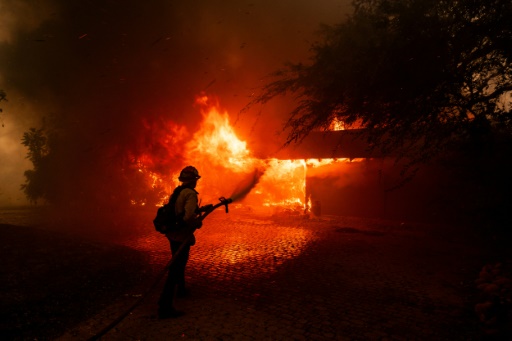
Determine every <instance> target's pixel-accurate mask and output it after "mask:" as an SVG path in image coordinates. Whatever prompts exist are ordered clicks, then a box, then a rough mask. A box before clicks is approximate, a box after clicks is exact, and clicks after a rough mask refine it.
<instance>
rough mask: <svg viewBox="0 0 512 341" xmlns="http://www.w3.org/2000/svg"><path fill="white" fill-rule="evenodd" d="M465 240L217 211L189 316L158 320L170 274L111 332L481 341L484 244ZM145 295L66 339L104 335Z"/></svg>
mask: <svg viewBox="0 0 512 341" xmlns="http://www.w3.org/2000/svg"><path fill="white" fill-rule="evenodd" d="M217 213H218V214H217ZM144 231H145V232H140V233H139V235H138V236H136V237H134V236H130V237H129V238H127V239H126V240H123V241H121V242H122V243H124V244H125V245H129V246H131V247H134V248H136V249H139V250H141V251H143V252H148V253H150V254H151V259H152V261H153V262H154V265H155V267H159V268H162V266H163V265H164V264H165V263H166V262H167V261H168V257H169V251H168V246H167V241H166V239H165V238H162V237H161V236H159V235H155V232H154V231H153V230H152V228H151V226H147V227H146V228H145V230H144ZM460 236H461V234H457V233H456V232H454V231H451V232H449V231H447V230H444V229H442V228H441V227H439V226H437V227H433V226H419V225H413V224H403V223H396V222H395V223H392V222H382V221H372V220H363V219H357V218H342V217H337V218H336V217H322V218H317V219H315V218H312V219H304V218H301V217H292V216H289V217H285V216H281V217H269V216H256V215H249V214H237V213H236V212H235V213H230V214H227V215H226V214H224V213H223V212H221V211H220V212H214V213H213V214H211V215H210V217H208V219H207V221H205V224H204V226H203V228H202V229H201V230H199V231H197V232H196V237H197V240H198V242H197V244H196V245H195V246H194V247H193V248H192V251H191V259H190V262H189V268H188V272H187V281H188V286H189V288H190V290H191V296H190V297H188V298H182V299H178V300H177V302H176V305H177V308H178V309H179V310H183V311H185V313H186V314H185V315H184V316H182V317H180V318H177V319H167V320H159V319H157V318H156V308H157V305H156V302H157V299H158V295H159V293H160V290H161V287H162V285H163V281H160V282H159V283H158V285H157V287H156V288H155V290H153V291H151V292H150V293H149V295H148V296H146V297H145V298H144V300H142V301H141V302H140V304H139V305H138V306H137V307H136V308H135V309H134V310H133V311H132V312H131V313H130V314H129V315H128V316H127V317H126V318H125V319H123V320H122V321H121V322H120V323H119V324H117V325H116V326H115V327H114V328H113V329H112V330H110V331H109V332H108V333H107V334H105V335H104V336H103V337H102V339H103V340H178V339H179V340H181V339H190V340H327V339H335V340H472V339H477V338H478V335H479V330H478V321H477V319H476V316H475V314H474V312H473V306H472V302H471V294H472V282H473V280H474V279H475V276H476V275H477V274H478V270H479V267H481V265H482V260H481V250H479V249H478V248H477V247H476V246H472V245H474V244H471V243H470V242H469V241H467V240H462V238H459V237H460ZM148 282H150V281H149V280H148ZM149 284H150V283H148V285H149ZM142 291H143V289H142V288H141V292H136V293H133V295H127V296H125V298H124V301H119V302H116V303H115V304H114V303H113V304H112V306H111V307H109V308H108V309H106V310H105V311H102V312H100V313H99V314H98V315H97V316H96V317H94V318H93V319H91V320H89V321H85V322H84V323H82V324H81V325H80V326H77V327H76V328H75V329H73V330H70V331H68V332H67V333H66V334H65V335H63V336H62V337H61V339H62V340H76V339H87V338H89V337H91V336H93V335H94V334H95V333H97V332H98V331H99V330H101V329H102V328H104V327H105V326H106V325H107V324H108V323H110V322H111V321H112V320H114V319H115V318H116V317H117V316H118V315H119V314H120V313H122V312H123V311H126V308H127V307H128V306H130V305H131V304H132V303H133V302H134V301H135V300H137V298H138V297H140V295H141V294H142Z"/></svg>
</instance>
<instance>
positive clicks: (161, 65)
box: [0, 0, 349, 205]
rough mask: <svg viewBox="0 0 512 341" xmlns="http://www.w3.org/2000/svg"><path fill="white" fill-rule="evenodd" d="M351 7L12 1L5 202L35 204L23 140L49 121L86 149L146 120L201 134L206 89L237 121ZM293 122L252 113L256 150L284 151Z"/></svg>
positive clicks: (7, 31) (0, 30) (7, 6)
mask: <svg viewBox="0 0 512 341" xmlns="http://www.w3.org/2000/svg"><path fill="white" fill-rule="evenodd" d="M348 4H349V1H348V0H319V1H306V0H301V1H296V0H295V1H294V0H282V1H275V0H256V1H246V2H243V1H235V0H222V1H221V0H216V1H215V0H212V1H206V0H199V1H190V0H181V1H170V0H149V1H126V0H102V1H99V0H89V1H87V0H83V1H78V0H76V1H75V0H73V1H69V0H40V1H30V0H7V1H6V0H3V1H2V3H1V4H0V89H3V90H4V91H6V92H7V95H8V100H9V101H8V102H7V103H5V102H4V103H1V107H2V108H3V109H4V113H3V114H2V116H1V117H0V119H1V120H2V123H4V125H5V127H4V128H0V163H1V165H2V166H1V168H0V205H4V204H19V203H23V195H22V194H21V192H19V184H21V183H23V181H24V179H23V171H24V170H25V169H27V168H30V163H28V162H27V160H25V159H24V156H25V153H26V151H25V150H24V149H23V147H22V146H21V145H20V144H19V142H20V139H21V136H22V134H23V132H24V131H26V130H28V128H29V127H32V126H38V125H40V120H41V118H42V117H49V116H52V115H57V116H58V117H60V120H61V124H62V125H63V126H64V127H67V128H69V129H68V130H70V131H73V132H74V134H75V135H78V138H77V139H76V140H80V141H82V142H81V143H83V144H84V146H83V148H84V149H87V148H96V147H97V146H98V145H104V144H111V143H117V144H119V143H120V144H123V143H131V142H130V141H133V140H134V139H136V136H137V134H138V131H139V130H140V129H141V120H142V119H143V118H145V119H149V120H157V119H158V118H163V119H170V120H173V121H174V122H176V123H179V124H183V125H185V126H187V128H188V129H189V130H190V131H194V129H195V128H196V127H197V124H198V122H199V120H200V118H201V116H200V113H199V110H197V108H195V107H194V98H195V96H197V95H199V94H200V93H201V92H202V91H205V92H206V93H207V94H208V95H210V96H215V97H217V98H218V100H219V102H220V105H221V107H222V108H224V109H226V110H227V111H228V112H229V113H230V115H231V116H232V119H233V120H235V119H236V117H238V112H239V111H240V109H242V108H243V107H244V106H245V105H246V104H247V103H248V102H249V101H250V96H251V94H253V93H254V92H255V91H257V88H258V87H259V86H261V85H263V84H264V82H265V77H266V76H267V75H268V74H270V73H271V72H273V71H275V70H276V69H277V68H279V67H281V66H282V65H283V63H285V62H287V61H292V62H298V61H307V58H308V49H309V47H310V46H311V43H312V42H313V41H315V39H316V36H315V31H316V30H317V29H318V28H319V26H320V24H323V23H326V24H333V23H336V22H338V21H340V20H341V19H342V18H344V17H345V15H346V13H347V11H348V10H349V6H348ZM258 110H260V109H258ZM284 114H285V112H284V108H283V107H278V106H274V107H270V106H269V107H266V108H264V109H263V110H261V114H260V111H258V112H256V111H255V110H253V111H249V112H247V113H244V114H243V115H242V116H240V117H239V120H238V121H237V132H239V133H240V135H241V136H242V137H243V138H244V139H246V140H247V141H248V143H249V144H250V145H251V144H253V145H254V146H256V145H260V146H261V145H264V143H263V142H266V143H269V141H271V140H275V141H273V142H275V143H278V141H277V138H276V137H275V132H276V131H278V130H279V129H280V126H281V124H282V123H283V122H282V121H283V119H284V117H285V115H284ZM258 115H260V116H259V117H258ZM269 136H271V138H269ZM71 145H73V144H71ZM74 148H76V145H75V146H74Z"/></svg>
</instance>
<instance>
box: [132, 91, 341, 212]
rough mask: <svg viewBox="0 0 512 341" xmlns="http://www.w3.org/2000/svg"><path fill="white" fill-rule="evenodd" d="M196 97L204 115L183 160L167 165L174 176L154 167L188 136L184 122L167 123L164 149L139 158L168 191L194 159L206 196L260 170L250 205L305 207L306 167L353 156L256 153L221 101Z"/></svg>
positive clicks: (246, 198) (211, 196)
mask: <svg viewBox="0 0 512 341" xmlns="http://www.w3.org/2000/svg"><path fill="white" fill-rule="evenodd" d="M196 103H197V104H198V105H199V106H200V109H201V114H202V117H203V120H202V122H201V125H200V127H199V129H198V131H197V132H196V133H194V134H193V136H192V138H191V139H190V141H188V142H186V143H184V144H183V150H182V151H181V152H182V164H179V165H176V164H174V165H173V169H168V170H167V172H168V173H169V176H170V177H166V176H163V175H161V174H164V172H155V171H153V170H152V168H154V166H155V165H156V164H158V159H159V158H165V155H166V153H171V152H175V149H176V148H175V143H176V142H177V141H182V140H183V139H184V138H186V136H188V134H187V132H186V129H185V128H183V127H179V126H177V125H175V124H171V123H167V125H166V127H167V129H168V130H167V132H168V133H167V134H166V133H164V132H162V133H160V134H157V138H158V140H159V142H158V143H157V144H159V145H161V146H163V148H160V151H162V150H163V154H162V155H158V154H157V155H155V154H154V153H151V151H150V152H149V153H145V154H142V155H141V156H140V158H139V159H140V160H142V163H143V164H144V165H145V166H147V167H141V168H140V169H141V171H143V172H145V174H146V176H147V179H148V185H149V186H162V184H164V183H166V184H168V186H166V191H167V192H168V193H170V192H171V191H172V188H174V187H175V186H176V185H177V183H176V182H177V175H178V172H179V169H181V168H182V167H184V166H186V165H194V166H195V167H196V168H198V169H199V171H200V173H201V175H202V179H201V180H200V181H199V182H198V187H197V190H198V191H199V192H200V193H201V195H202V199H204V200H205V201H207V202H212V201H216V200H217V198H218V197H220V196H226V195H229V194H231V193H233V190H234V189H236V188H237V185H238V184H239V183H241V182H243V181H244V179H247V178H248V177H252V176H253V175H254V174H255V173H257V174H258V181H255V182H254V184H253V185H252V186H254V188H253V190H252V191H251V192H250V193H249V194H248V195H247V196H245V195H244V199H243V200H244V204H245V206H251V207H253V208H256V207H259V208H265V207H266V208H267V209H273V210H275V209H283V208H284V209H292V210H295V211H297V212H303V211H304V210H305V209H307V207H308V205H307V198H306V174H307V170H308V169H310V168H317V167H321V166H323V165H328V164H332V163H336V162H348V161H349V160H348V159H323V160H315V159H308V160H278V159H266V160H263V159H259V158H256V157H254V156H253V155H252V153H251V151H250V150H249V149H248V148H247V143H246V142H245V141H243V140H241V139H240V138H239V137H238V136H237V134H236V132H235V129H234V127H233V126H232V125H231V124H230V120H229V115H228V113H227V112H225V111H221V110H220V109H219V104H218V103H217V102H216V101H212V100H211V99H210V98H209V97H208V96H204V95H203V96H199V97H198V98H197V99H196ZM152 128H154V127H152ZM261 174H262V175H261ZM259 175H261V177H259ZM171 177H172V178H171ZM256 183H257V184H256ZM164 200H167V198H165V199H164Z"/></svg>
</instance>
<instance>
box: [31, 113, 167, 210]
mask: <svg viewBox="0 0 512 341" xmlns="http://www.w3.org/2000/svg"><path fill="white" fill-rule="evenodd" d="M82 136H83V135H81V134H80V133H79V132H77V131H74V130H72V129H70V128H69V127H68V128H65V129H64V128H62V126H61V125H59V123H58V120H57V119H52V120H48V121H46V120H45V121H43V126H42V128H30V129H29V130H28V131H27V132H25V133H24V134H23V138H22V144H23V145H24V146H26V147H27V149H28V151H27V158H28V159H29V160H30V161H31V162H32V165H33V169H30V170H27V171H25V173H24V175H25V178H26V182H25V184H23V185H21V189H22V190H23V192H24V193H25V195H26V197H27V199H29V201H30V202H32V203H35V204H37V203H38V201H39V200H43V201H44V202H45V203H48V204H53V205H59V206H66V207H68V208H69V207H74V208H77V209H83V210H90V209H96V208H100V207H113V206H126V205H131V204H132V203H136V204H139V205H140V204H145V205H148V206H154V205H156V204H157V203H158V202H159V201H160V200H161V198H162V197H163V196H164V195H165V193H164V188H163V187H162V186H158V185H153V186H148V184H147V179H146V177H145V176H144V175H143V173H142V172H141V169H142V168H144V165H142V164H140V162H139V161H138V156H139V154H137V153H133V152H129V146H119V145H117V146H112V147H110V148H101V149H98V148H96V149H95V148H85V149H84V146H83V144H84V143H86V141H85V139H84V138H82ZM88 142H90V141H88Z"/></svg>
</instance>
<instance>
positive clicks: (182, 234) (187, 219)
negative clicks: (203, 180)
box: [166, 187, 201, 245]
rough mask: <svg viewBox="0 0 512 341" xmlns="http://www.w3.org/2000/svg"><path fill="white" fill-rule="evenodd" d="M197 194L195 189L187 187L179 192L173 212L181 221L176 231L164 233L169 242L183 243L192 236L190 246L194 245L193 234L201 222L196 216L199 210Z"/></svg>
mask: <svg viewBox="0 0 512 341" xmlns="http://www.w3.org/2000/svg"><path fill="white" fill-rule="evenodd" d="M198 194H199V193H197V191H196V190H195V189H193V188H188V187H186V188H184V189H183V190H182V191H181V193H180V195H179V196H178V199H177V200H176V206H175V212H176V217H182V218H181V220H182V221H180V223H179V224H178V226H179V228H178V229H176V230H175V231H171V232H168V233H166V236H167V238H169V239H170V240H174V241H179V242H183V241H185V239H187V238H188V237H189V236H190V235H191V234H192V238H191V239H190V244H191V245H194V244H195V242H196V239H195V237H194V235H193V233H194V231H195V229H197V228H200V227H201V221H200V220H199V219H198V215H197V212H198V209H199V207H198V198H197V195H198Z"/></svg>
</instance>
